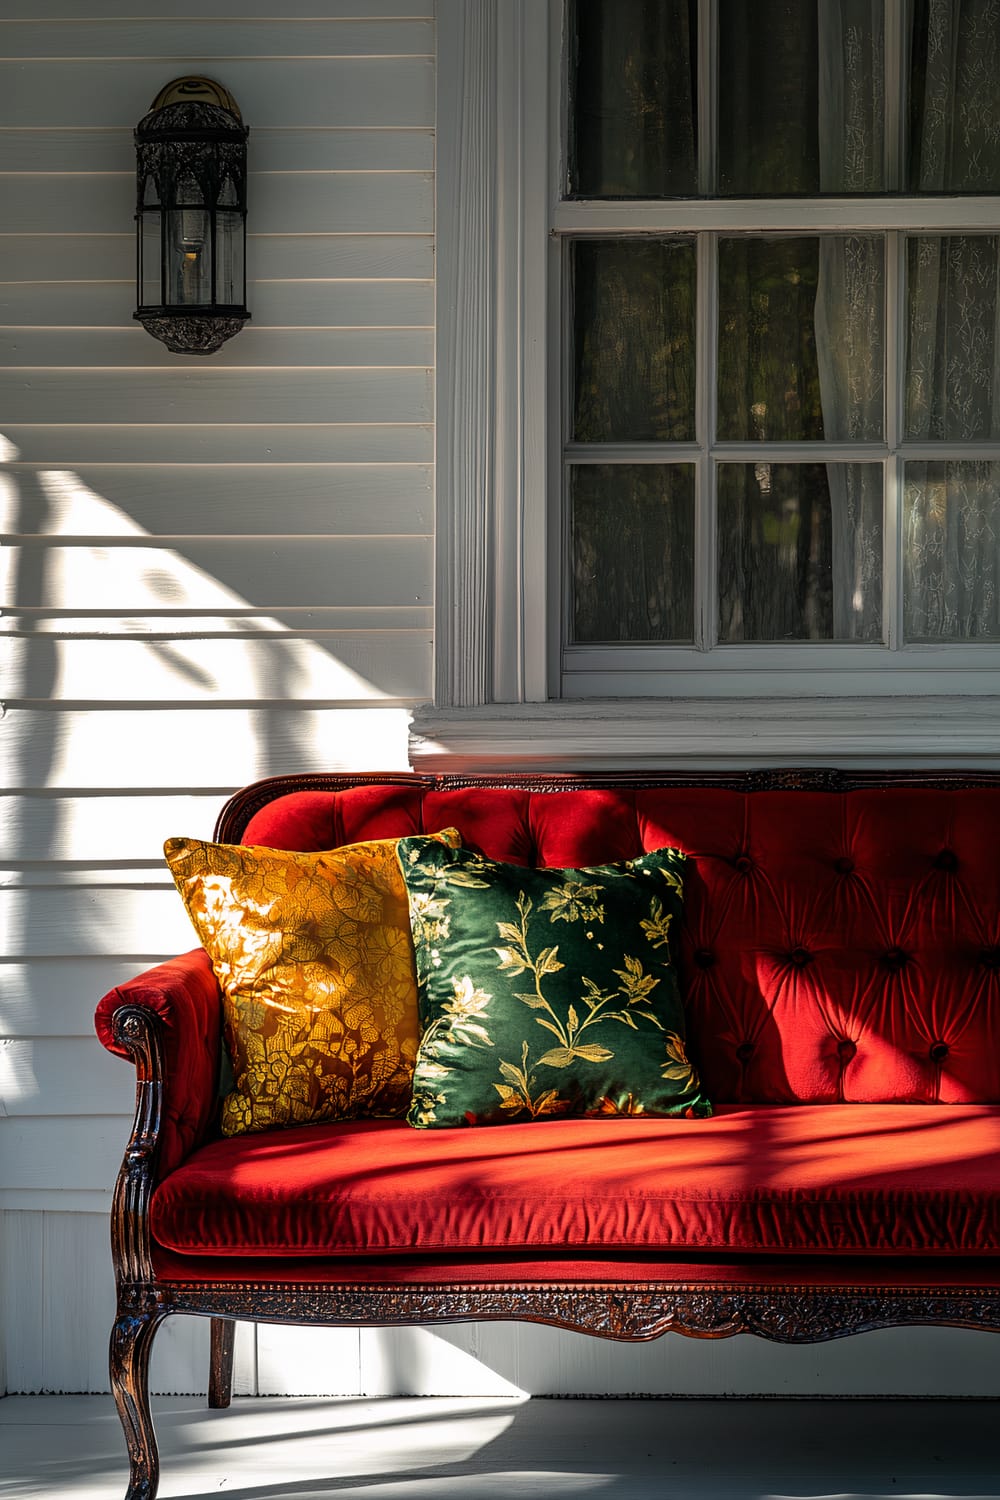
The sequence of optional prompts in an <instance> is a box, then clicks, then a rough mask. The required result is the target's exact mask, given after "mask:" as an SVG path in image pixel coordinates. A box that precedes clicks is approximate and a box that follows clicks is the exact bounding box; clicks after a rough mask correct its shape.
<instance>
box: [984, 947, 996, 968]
mask: <svg viewBox="0 0 1000 1500" xmlns="http://www.w3.org/2000/svg"><path fill="white" fill-rule="evenodd" d="M979 962H980V963H981V964H982V966H983V968H984V969H1000V948H983V949H982V951H981V952H980V955H979Z"/></svg>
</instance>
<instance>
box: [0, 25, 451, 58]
mask: <svg viewBox="0 0 1000 1500" xmlns="http://www.w3.org/2000/svg"><path fill="white" fill-rule="evenodd" d="M433 54H434V25H433V22H432V21H429V20H424V21H417V20H413V21H405V20H400V19H396V20H367V21H365V20H346V19H343V20H319V19H315V20H305V19H302V18H300V17H295V16H289V17H288V18H287V19H284V20H280V21H275V20H244V22H243V24H242V25H240V26H238V27H236V26H232V25H227V24H226V23H225V22H221V21H219V20H218V19H211V20H209V19H206V20H202V19H200V18H199V19H194V18H192V17H190V16H188V17H183V18H178V19H176V20H174V19H168V18H163V19H160V18H159V17H156V18H150V19H146V18H140V17H135V18H129V19H127V20H126V19H123V18H116V19H113V20H112V19H108V18H105V17H98V16H95V17H93V18H91V19H87V20H83V21H80V20H77V19H75V18H73V17H72V16H67V17H66V19H65V20H63V21H62V22H61V23H60V24H59V26H58V27H53V26H51V25H46V24H45V22H44V21H36V22H34V23H31V22H24V21H22V22H20V23H19V24H17V25H11V26H4V25H0V59H13V58H25V59H28V58H46V59H50V60H54V59H56V58H71V59H73V60H74V61H77V62H79V61H83V60H88V61H89V60H98V61H100V60H104V59H106V58H112V57H127V58H150V57H170V58H177V57H192V58H194V57H197V58H199V59H201V60H203V61H204V60H209V59H218V58H225V59H227V60H230V59H232V58H237V57H244V58H245V57H262V58H275V59H277V58H289V57H298V58H301V57H307V58H321V57H322V58H342V57H431V56H433Z"/></svg>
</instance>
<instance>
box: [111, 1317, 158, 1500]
mask: <svg viewBox="0 0 1000 1500" xmlns="http://www.w3.org/2000/svg"><path fill="white" fill-rule="evenodd" d="M165 1317H166V1313H165V1311H164V1309H163V1308H162V1307H158V1306H156V1305H155V1304H154V1305H149V1304H148V1303H147V1304H146V1305H145V1306H143V1305H142V1304H141V1303H140V1302H136V1304H135V1305H134V1307H132V1308H123V1307H122V1306H121V1304H119V1311H118V1317H117V1318H116V1319H115V1323H114V1327H113V1328H112V1330H111V1358H110V1369H111V1390H112V1393H113V1394H114V1398H115V1405H116V1406H117V1408H118V1416H119V1418H120V1420H121V1424H122V1430H123V1431H124V1433H125V1443H126V1446H127V1447H128V1461H129V1484H128V1489H127V1491H126V1493H125V1500H155V1496H156V1491H157V1487H158V1485H159V1482H160V1456H159V1453H158V1451H157V1447H156V1433H155V1432H154V1431H153V1415H152V1412H151V1411H150V1408H149V1355H150V1351H151V1349H152V1347H153V1339H154V1337H155V1335H156V1330H157V1329H158V1328H159V1326H160V1324H161V1323H162V1322H163V1320H164V1318H165Z"/></svg>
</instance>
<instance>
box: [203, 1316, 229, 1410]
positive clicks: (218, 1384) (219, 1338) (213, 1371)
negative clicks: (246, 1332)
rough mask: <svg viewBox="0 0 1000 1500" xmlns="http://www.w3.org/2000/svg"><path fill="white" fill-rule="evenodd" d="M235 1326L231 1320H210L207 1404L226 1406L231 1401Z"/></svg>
mask: <svg viewBox="0 0 1000 1500" xmlns="http://www.w3.org/2000/svg"><path fill="white" fill-rule="evenodd" d="M235 1343H236V1324H235V1323H234V1322H233V1320H232V1318H213V1319H212V1338H211V1357H210V1360H209V1366H208V1404H209V1406H212V1407H220V1408H221V1407H224V1406H228V1405H229V1403H230V1401H231V1400H232V1399H233V1346H234V1345H235Z"/></svg>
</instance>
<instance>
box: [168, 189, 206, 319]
mask: <svg viewBox="0 0 1000 1500" xmlns="http://www.w3.org/2000/svg"><path fill="white" fill-rule="evenodd" d="M211 262H212V245H211V225H210V216H209V214H208V211H207V209H204V208H175V209H172V210H169V211H168V213H167V301H168V303H172V304H173V305H174V306H176V307H195V306H199V307H204V306H207V305H208V304H209V303H210V302H211V300H212V271H211Z"/></svg>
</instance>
